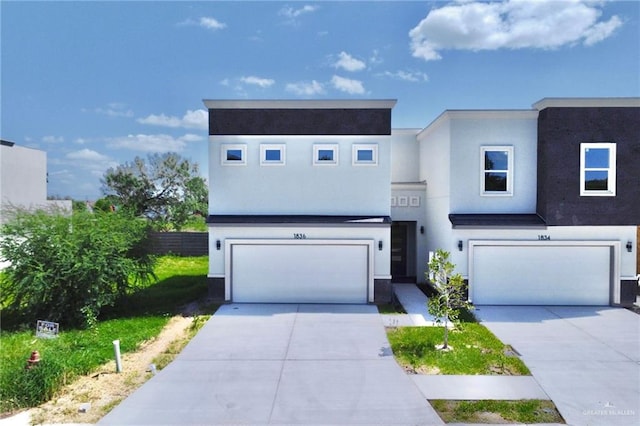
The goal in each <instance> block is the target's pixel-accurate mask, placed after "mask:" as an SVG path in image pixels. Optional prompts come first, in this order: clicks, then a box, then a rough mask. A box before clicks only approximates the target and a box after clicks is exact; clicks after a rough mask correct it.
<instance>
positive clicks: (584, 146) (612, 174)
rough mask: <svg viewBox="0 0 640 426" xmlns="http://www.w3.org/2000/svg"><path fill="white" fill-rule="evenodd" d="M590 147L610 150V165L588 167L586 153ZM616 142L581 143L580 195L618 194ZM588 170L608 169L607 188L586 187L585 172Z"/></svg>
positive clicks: (604, 195) (600, 195) (608, 195)
mask: <svg viewBox="0 0 640 426" xmlns="http://www.w3.org/2000/svg"><path fill="white" fill-rule="evenodd" d="M590 148H595V149H602V148H606V149H608V150H609V167H607V168H604V167H592V168H587V167H586V164H585V161H586V153H587V150H588V149H590ZM616 157H617V154H616V143H615V142H583V143H581V144H580V196H581V197H615V196H616V173H617V171H616ZM587 171H606V172H607V184H608V185H607V186H608V189H607V190H600V189H590V190H589V189H586V188H585V183H586V182H585V174H586V172H587Z"/></svg>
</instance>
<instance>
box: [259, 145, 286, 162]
mask: <svg viewBox="0 0 640 426" xmlns="http://www.w3.org/2000/svg"><path fill="white" fill-rule="evenodd" d="M260 164H261V165H263V166H284V164H285V146H284V144H277V145H273V144H262V145H260Z"/></svg>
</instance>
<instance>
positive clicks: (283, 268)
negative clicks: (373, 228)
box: [226, 240, 373, 303]
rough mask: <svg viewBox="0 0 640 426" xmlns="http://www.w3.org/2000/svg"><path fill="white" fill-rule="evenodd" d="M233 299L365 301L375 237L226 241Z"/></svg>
mask: <svg viewBox="0 0 640 426" xmlns="http://www.w3.org/2000/svg"><path fill="white" fill-rule="evenodd" d="M226 249H227V250H228V253H227V262H228V263H227V270H228V271H230V281H229V282H230V290H231V300H232V301H233V302H246V303H366V302H367V297H368V294H369V288H370V287H372V283H373V276H372V272H371V271H372V269H371V267H372V265H371V263H372V253H371V251H372V242H370V241H365V240H339V241H334V240H318V241H313V240H301V241H282V240H270V241H264V240H252V241H243V240H236V241H231V242H229V244H228V245H227V248H226Z"/></svg>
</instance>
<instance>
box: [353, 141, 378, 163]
mask: <svg viewBox="0 0 640 426" xmlns="http://www.w3.org/2000/svg"><path fill="white" fill-rule="evenodd" d="M358 151H371V153H372V159H371V160H368V161H366V160H358ZM351 157H352V164H353V165H354V166H377V165H378V145H377V144H373V143H367V144H364V143H355V144H353V147H352V152H351Z"/></svg>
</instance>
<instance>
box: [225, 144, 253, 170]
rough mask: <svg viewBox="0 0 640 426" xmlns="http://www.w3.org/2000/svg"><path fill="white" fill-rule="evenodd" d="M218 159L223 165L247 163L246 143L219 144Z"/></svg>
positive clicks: (242, 164)
mask: <svg viewBox="0 0 640 426" xmlns="http://www.w3.org/2000/svg"><path fill="white" fill-rule="evenodd" d="M220 160H221V163H222V165H223V166H244V165H246V164H247V146H246V145H239V144H233V145H220Z"/></svg>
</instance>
